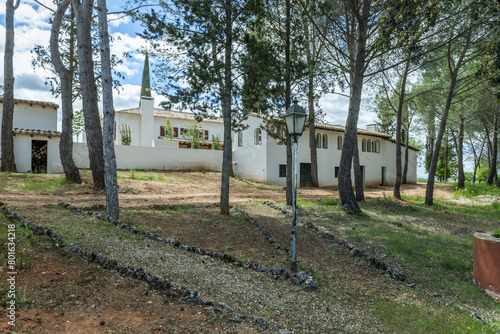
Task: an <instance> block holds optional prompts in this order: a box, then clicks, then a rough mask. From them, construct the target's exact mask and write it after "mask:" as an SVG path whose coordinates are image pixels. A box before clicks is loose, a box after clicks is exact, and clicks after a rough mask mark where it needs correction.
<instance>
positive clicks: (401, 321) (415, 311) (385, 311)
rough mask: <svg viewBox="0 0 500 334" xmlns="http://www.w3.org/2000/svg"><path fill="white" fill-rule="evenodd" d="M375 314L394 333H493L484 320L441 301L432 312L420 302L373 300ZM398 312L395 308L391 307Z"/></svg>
mask: <svg viewBox="0 0 500 334" xmlns="http://www.w3.org/2000/svg"><path fill="white" fill-rule="evenodd" d="M375 307H376V312H377V313H378V314H377V318H379V319H380V320H381V321H382V323H384V324H385V326H389V328H391V332H394V333H406V332H408V329H409V328H411V329H412V330H411V332H412V333H422V334H423V333H426V334H427V333H442V334H447V333H495V331H494V330H493V329H492V328H490V327H489V326H488V325H487V324H486V323H483V322H479V321H477V320H475V319H474V318H472V317H471V316H470V315H469V314H467V313H466V312H465V311H460V310H458V309H454V308H451V307H447V306H444V305H441V306H438V307H437V308H436V310H434V312H429V310H428V309H427V308H425V307H423V306H422V305H420V304H416V303H409V304H407V303H405V304H404V305H401V304H400V303H398V302H395V301H392V300H387V299H384V300H380V301H378V302H377V303H376V304H375ZM396 309H397V310H398V312H394V310H396Z"/></svg>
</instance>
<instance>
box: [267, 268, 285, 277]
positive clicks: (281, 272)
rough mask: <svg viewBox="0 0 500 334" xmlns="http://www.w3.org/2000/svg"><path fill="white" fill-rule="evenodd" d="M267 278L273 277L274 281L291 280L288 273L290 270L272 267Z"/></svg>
mask: <svg viewBox="0 0 500 334" xmlns="http://www.w3.org/2000/svg"><path fill="white" fill-rule="evenodd" d="M267 276H269V277H271V278H272V279H278V278H282V279H288V278H290V274H289V273H288V270H286V269H285V268H281V267H279V266H272V267H271V269H269V271H268V272H267Z"/></svg>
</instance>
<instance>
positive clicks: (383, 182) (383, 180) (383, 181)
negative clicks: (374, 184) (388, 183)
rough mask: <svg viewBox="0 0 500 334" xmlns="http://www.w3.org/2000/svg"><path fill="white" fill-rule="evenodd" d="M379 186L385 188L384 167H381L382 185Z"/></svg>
mask: <svg viewBox="0 0 500 334" xmlns="http://www.w3.org/2000/svg"><path fill="white" fill-rule="evenodd" d="M380 185H381V186H385V167H382V183H381V184H380Z"/></svg>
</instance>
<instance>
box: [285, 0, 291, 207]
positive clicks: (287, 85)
mask: <svg viewBox="0 0 500 334" xmlns="http://www.w3.org/2000/svg"><path fill="white" fill-rule="evenodd" d="M285 6H286V22H285V25H286V32H285V111H287V110H288V108H289V107H290V104H291V95H292V92H291V91H292V84H291V77H290V70H291V69H290V38H291V37H290V36H291V33H290V19H291V18H290V0H286V3H285ZM292 188H293V187H292V140H291V139H290V137H289V136H287V141H286V204H287V205H292V200H293V199H292V197H293V191H292Z"/></svg>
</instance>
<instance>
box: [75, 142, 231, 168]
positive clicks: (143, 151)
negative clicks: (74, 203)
mask: <svg viewBox="0 0 500 334" xmlns="http://www.w3.org/2000/svg"><path fill="white" fill-rule="evenodd" d="M115 153H116V165H117V168H118V169H159V170H213V171H221V167H222V151H216V150H194V149H179V148H177V149H176V148H163V147H144V146H125V145H115ZM73 159H74V160H75V163H76V165H77V166H78V167H79V168H89V167H90V166H89V157H88V149H87V144H85V143H74V144H73Z"/></svg>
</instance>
